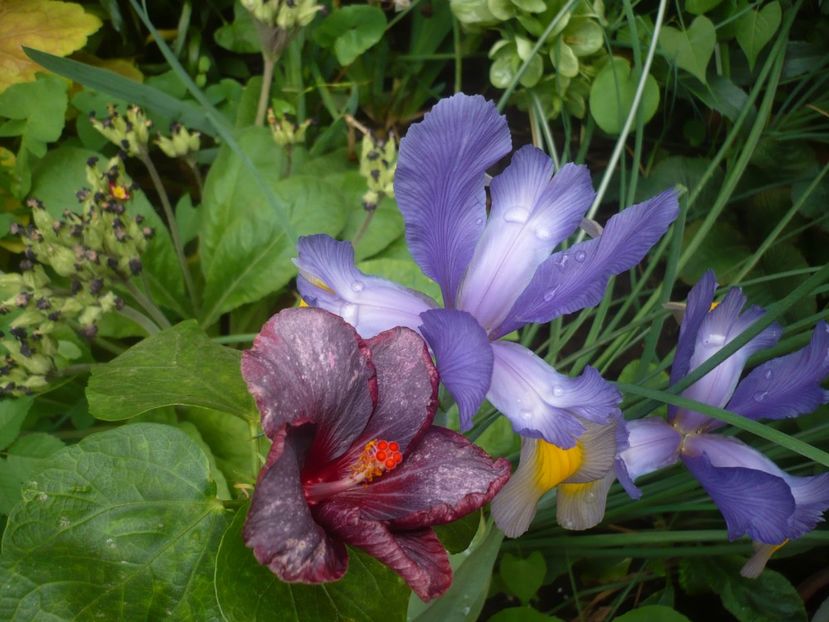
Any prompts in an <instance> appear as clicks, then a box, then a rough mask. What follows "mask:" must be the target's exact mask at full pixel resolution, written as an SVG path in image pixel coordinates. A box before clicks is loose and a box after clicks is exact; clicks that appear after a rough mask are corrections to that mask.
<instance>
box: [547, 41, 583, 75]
mask: <svg viewBox="0 0 829 622" xmlns="http://www.w3.org/2000/svg"><path fill="white" fill-rule="evenodd" d="M550 61H551V62H552V63H553V67H555V69H556V71H558V72H559V73H560V74H561V75H562V76H564V77H566V78H575V77H576V76H577V75H579V59H578V58H577V57H576V54H575V52H573V49H572V48H571V47H570V46H569V45H567V44H566V43H564V41H563V40H562V39H561V38H559V39H556V42H555V43H554V44H553V45H552V46H551V47H550Z"/></svg>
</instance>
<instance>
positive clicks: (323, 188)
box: [199, 128, 345, 326]
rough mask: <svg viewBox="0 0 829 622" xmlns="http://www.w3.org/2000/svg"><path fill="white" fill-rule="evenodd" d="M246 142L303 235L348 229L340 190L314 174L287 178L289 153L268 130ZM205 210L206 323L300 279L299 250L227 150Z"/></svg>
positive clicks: (248, 135) (210, 180)
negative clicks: (296, 258) (294, 259)
mask: <svg viewBox="0 0 829 622" xmlns="http://www.w3.org/2000/svg"><path fill="white" fill-rule="evenodd" d="M239 143H240V145H241V147H242V149H243V150H244V151H245V153H247V155H248V156H249V157H250V159H251V161H252V162H253V165H254V166H255V168H256V169H257V170H258V171H259V173H260V175H261V176H262V178H263V179H264V180H265V182H266V183H267V184H268V186H269V187H270V189H271V191H272V192H273V194H275V195H276V196H277V197H279V200H280V203H281V204H283V205H284V207H285V208H286V210H287V213H288V217H289V218H290V221H291V222H292V223H293V224H294V225H295V226H296V228H297V230H298V231H299V232H300V233H301V234H311V233H328V234H329V235H337V234H338V233H339V232H340V231H341V230H342V228H343V226H344V225H345V208H344V205H343V196H342V193H341V192H340V191H339V189H338V188H337V187H336V186H335V185H334V184H332V183H329V182H327V181H326V180H325V179H324V178H320V177H311V176H307V175H293V176H291V177H288V178H285V179H280V173H281V171H283V169H284V167H286V166H287V164H286V161H285V156H284V152H283V151H282V149H281V148H280V147H279V146H278V145H276V143H274V141H273V138H272V137H271V135H270V132H269V131H268V130H266V129H264V128H249V129H248V130H247V131H244V132H243V133H242V134H241V135H240V136H239ZM199 209H200V210H201V211H202V214H201V219H202V227H201V237H200V251H201V255H202V270H203V272H204V276H205V281H206V283H205V290H204V295H203V299H204V302H203V306H202V312H201V317H202V324H203V325H204V326H208V325H210V324H212V323H213V322H215V321H216V320H217V319H218V318H219V316H220V315H221V314H222V313H225V312H227V311H230V310H231V309H234V308H236V307H238V306H240V305H242V304H245V303H248V302H255V301H257V300H259V299H260V298H262V297H263V296H265V295H266V294H269V293H271V292H274V291H277V290H279V289H280V288H282V287H283V286H285V285H286V284H287V283H288V282H289V281H290V280H291V279H292V278H293V277H294V275H295V274H296V268H295V267H294V265H293V264H292V263H291V261H290V259H291V257H293V256H294V255H295V253H296V249H295V248H294V246H293V244H291V242H290V241H289V238H288V237H287V236H286V235H285V233H284V231H283V229H282V227H281V225H280V219H279V217H278V215H277V213H276V212H275V211H274V210H271V209H268V207H267V202H266V200H265V197H264V195H263V193H262V191H261V190H260V188H259V187H258V186H257V185H256V184H255V183H254V180H253V178H252V175H251V173H250V172H249V171H248V170H247V168H246V167H245V166H244V164H243V162H242V161H241V159H240V158H239V157H238V156H237V155H236V153H235V152H233V151H231V150H230V149H228V148H223V149H222V151H221V152H220V153H219V156H218V158H217V159H216V161H215V162H214V164H213V166H212V167H211V169H210V174H209V175H208V177H207V182H206V185H205V191H204V199H203V203H202V206H201V207H200V208H199Z"/></svg>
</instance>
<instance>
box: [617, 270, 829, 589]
mask: <svg viewBox="0 0 829 622" xmlns="http://www.w3.org/2000/svg"><path fill="white" fill-rule="evenodd" d="M716 288H717V283H716V281H715V279H714V274H713V273H712V272H708V273H706V274H705V275H704V276H703V278H702V279H701V280H700V281H699V283H697V284H696V285H695V286H694V288H693V289H692V290H691V292H690V294H689V295H688V305H687V308H686V311H685V316H684V318H683V320H682V326H681V328H680V332H679V343H678V344H677V349H676V356H675V358H674V364H673V367H672V369H671V383H672V384H673V383H675V382H677V381H678V380H680V379H681V378H683V377H684V376H686V375H687V374H688V373H689V372H690V371H692V370H693V369H695V368H696V367H698V366H699V365H701V364H702V363H703V362H704V361H706V360H707V359H709V358H710V357H711V356H713V355H714V354H715V353H716V352H718V351H719V350H720V349H721V348H723V347H725V346H726V345H727V344H728V343H729V342H730V341H732V340H733V339H734V338H736V337H737V336H738V335H739V334H740V333H742V332H743V331H745V329H746V328H748V327H749V325H751V324H752V323H753V322H755V321H756V320H757V319H758V318H759V317H760V316H762V314H763V310H762V309H761V308H759V307H749V308H748V309H746V310H745V311H743V310H742V309H743V306H744V305H745V302H746V298H745V296H744V295H743V293H742V291H741V290H739V289H732V290H731V291H729V292H728V294H727V295H726V296H725V298H724V299H723V301H722V302H721V303H720V304H719V305H712V301H713V299H714V292H715V290H716ZM712 307H713V308H712ZM779 337H780V328H779V327H778V326H777V325H776V324H773V325H771V326H769V327H768V328H766V329H765V330H764V331H763V332H761V333H760V334H759V335H757V336H756V337H755V338H754V339H752V340H751V341H749V342H748V343H747V344H746V345H745V346H743V347H742V348H740V349H739V350H738V351H737V352H735V353H734V354H733V355H732V356H730V357H729V358H728V359H726V360H725V361H723V362H722V363H721V364H720V365H718V366H717V367H715V368H714V369H713V370H712V371H711V372H709V373H708V374H706V375H705V376H703V377H702V378H701V379H700V380H698V381H697V382H696V383H694V384H693V385H691V386H690V387H688V388H687V389H686V390H685V391H683V393H682V396H683V397H687V398H689V399H692V400H695V401H698V402H702V403H705V404H710V405H711V406H716V407H718V408H725V409H727V410H729V411H731V412H734V413H736V414H739V415H742V416H743V417H748V418H749V419H755V420H757V419H783V418H788V417H796V416H798V415H801V414H804V413H808V412H811V411H813V410H814V409H815V408H817V407H818V406H820V405H821V404H825V403H826V402H827V401H829V393H828V392H827V391H825V390H824V389H823V388H821V382H822V381H823V379H825V378H826V377H827V376H828V375H829V328H827V325H826V323H825V322H820V323H819V324H818V325H817V327H816V328H815V331H814V334H813V335H812V340H811V342H810V343H809V345H807V346H806V347H805V348H803V349H802V350H799V351H797V352H794V353H792V354H788V355H786V356H781V357H778V358H775V359H772V360H770V361H768V362H766V363H763V364H762V365H760V366H758V367H756V368H755V369H754V370H752V371H751V373H749V374H748V375H747V376H746V377H745V378H743V380H740V375H741V374H742V372H743V368H744V367H745V364H746V361H747V360H748V358H749V357H750V356H751V355H752V354H754V353H755V352H757V351H759V350H761V349H763V348H767V347H770V346H772V345H774V344H775V343H776V342H777V340H778V339H779ZM723 425H724V424H723V423H722V422H720V421H717V420H715V419H712V418H710V417H707V416H706V415H704V414H702V413H699V412H695V411H692V410H687V409H684V408H676V407H669V409H668V420H667V421H665V420H663V419H661V418H659V417H646V418H644V419H640V420H636V421H629V422H627V427H628V435H629V436H628V443H629V446H628V448H627V449H625V450H624V451H623V452H622V453H621V454H620V457H619V461H618V462H617V473H618V476H619V480H620V481H621V482H622V485H623V486H625V488H626V489H627V490H628V492H629V493H630V494H631V496H633V497H635V498H639V496H641V492H640V491H639V489H638V488H636V486H635V485H634V484H633V480H635V479H636V478H637V477H639V476H642V475H645V474H647V473H651V472H652V471H655V470H657V469H660V468H662V467H666V466H669V465H672V464H674V463H675V462H677V461H679V460H681V461H682V462H683V463H684V464H685V466H686V467H687V468H688V470H689V471H691V473H692V474H693V475H694V477H696V478H697V480H699V482H700V484H701V485H702V487H703V488H704V489H705V491H706V492H707V493H708V494H709V495H710V496H711V498H712V499H713V501H714V503H715V504H716V505H717V507H718V508H719V509H720V511H721V512H722V515H723V517H724V518H725V521H726V524H727V525H728V536H729V539H731V540H733V539H735V538H738V537H740V536H742V535H746V534H747V535H749V536H750V537H751V538H752V539H753V540H754V541H755V543H756V546H757V548H758V554H757V555H756V556H755V558H754V559H753V560H752V561H751V562H750V563H749V564H747V566H746V567H745V568H744V570H743V574H745V575H746V576H756V575H757V574H759V572H760V571H762V568H763V566H764V565H765V562H766V560H767V559H768V557H769V555H770V554H771V553H772V552H773V551H774V550H775V549H776V548H779V546H781V545H782V544H783V543H785V542H786V541H787V540H790V539H794V538H798V537H800V536H802V535H803V534H805V533H807V532H808V531H811V530H812V529H814V528H815V526H816V525H817V523H819V522H820V521H821V520H822V514H823V512H824V511H825V510H826V509H827V508H829V473H823V474H821V475H816V476H809V477H795V476H792V475H788V474H787V473H785V472H784V471H782V470H781V469H780V468H778V467H777V465H775V464H774V463H773V462H772V461H771V460H769V459H768V458H766V457H765V456H764V455H763V454H761V453H760V452H758V451H757V450H755V449H753V448H751V447H749V446H748V445H746V444H745V443H743V442H742V441H740V440H737V439H736V438H734V437H731V436H722V435H719V434H716V433H715V432H716V430H717V428H720V427H722V426H723Z"/></svg>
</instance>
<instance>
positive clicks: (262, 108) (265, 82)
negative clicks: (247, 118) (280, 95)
mask: <svg viewBox="0 0 829 622" xmlns="http://www.w3.org/2000/svg"><path fill="white" fill-rule="evenodd" d="M262 61H263V62H264V66H263V69H262V88H261V89H260V90H259V103H258V104H257V105H256V121H254V123H255V124H256V126H257V127H262V126H263V125H265V112H266V111H267V110H268V99H270V95H271V83H272V82H273V69H274V67H275V66H276V59H275V58H274V57H273V56H271V55H270V54H267V53H266V52H265V51H263V52H262Z"/></svg>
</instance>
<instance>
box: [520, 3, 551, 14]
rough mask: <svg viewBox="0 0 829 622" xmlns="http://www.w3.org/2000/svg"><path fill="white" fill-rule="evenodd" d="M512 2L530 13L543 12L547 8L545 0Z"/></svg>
mask: <svg viewBox="0 0 829 622" xmlns="http://www.w3.org/2000/svg"><path fill="white" fill-rule="evenodd" d="M512 3H513V4H514V5H515V6H516V7H518V8H519V9H521V10H522V11H526V12H528V13H543V12H544V11H546V10H547V4H546V3H545V2H544V0H512Z"/></svg>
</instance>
